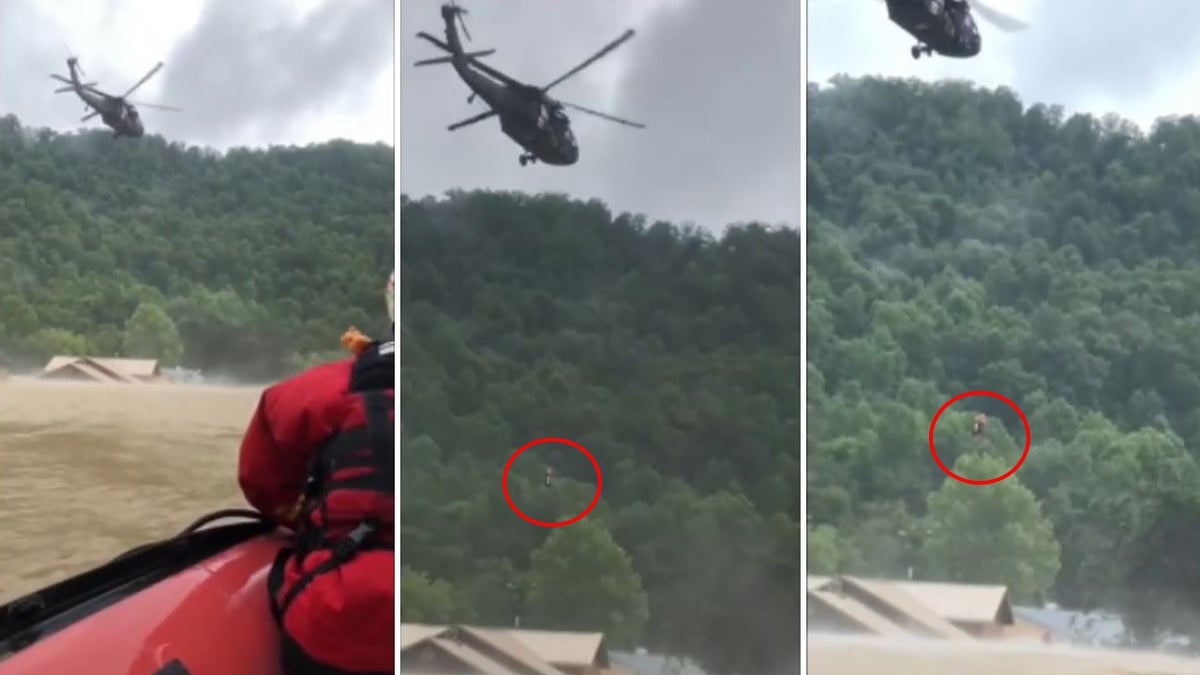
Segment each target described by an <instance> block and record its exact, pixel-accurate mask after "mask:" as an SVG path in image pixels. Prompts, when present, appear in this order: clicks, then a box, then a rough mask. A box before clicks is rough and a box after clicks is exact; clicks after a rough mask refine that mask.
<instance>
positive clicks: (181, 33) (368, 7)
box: [0, 0, 395, 148]
mask: <svg viewBox="0 0 1200 675" xmlns="http://www.w3.org/2000/svg"><path fill="white" fill-rule="evenodd" d="M393 23H394V22H393V10H392V3H391V2H390V0H327V1H323V0H0V114H8V113H14V114H16V115H17V116H18V117H19V118H20V119H21V122H22V123H23V124H25V125H29V126H44V127H50V128H53V129H57V130H61V131H70V130H74V129H77V128H79V127H81V126H91V127H98V126H99V127H102V125H101V124H100V123H99V122H98V120H96V119H95V118H93V119H92V120H89V122H87V123H80V122H79V118H80V117H82V116H83V114H84V113H83V104H82V102H80V101H79V100H77V99H75V98H74V97H73V95H72V94H54V93H53V90H54V89H55V88H56V87H57V86H58V84H57V83H55V82H54V81H52V80H51V79H50V78H49V74H50V73H59V74H62V75H65V74H66V71H67V67H66V63H65V61H66V58H67V56H68V49H70V51H71V52H73V53H74V54H75V55H76V56H78V57H79V59H80V62H81V64H82V65H83V68H84V70H85V72H86V74H87V77H86V80H95V81H98V82H99V84H98V85H97V87H98V88H100V89H101V90H104V91H106V92H108V93H111V94H121V93H123V92H124V91H125V90H126V89H128V88H129V87H130V86H132V85H133V84H134V83H135V82H137V80H138V79H140V78H141V77H142V75H144V74H145V73H146V72H147V71H148V70H150V68H152V67H153V66H154V64H155V63H157V62H158V61H163V62H165V64H166V65H165V66H164V67H163V69H162V70H161V71H160V72H159V73H158V74H157V75H155V76H154V77H153V78H152V79H151V80H150V81H149V82H147V83H146V84H145V85H144V86H143V87H142V88H140V89H139V90H138V91H137V92H135V93H134V95H133V96H132V97H131V98H132V99H133V100H134V101H138V100H140V101H144V102H147V103H161V104H165V105H170V106H175V107H180V108H183V109H184V112H162V111H156V110H150V109H146V110H143V111H142V118H143V120H144V121H145V123H146V127H147V132H148V133H159V134H163V135H164V136H166V137H167V138H168V139H171V140H179V141H184V142H187V143H190V144H200V145H211V146H214V147H221V148H225V147H228V146H230V145H266V144H271V143H284V144H288V143H298V144H304V143H309V142H319V141H323V140H328V139H330V138H334V137H341V138H349V139H353V140H357V141H363V142H375V141H384V142H386V143H389V144H394V138H395V132H394V129H395V125H394V114H393V112H394V109H395V103H394V101H395V98H394V93H395V85H394V74H395V71H394V68H393V66H392V61H393V46H394V39H393V34H394V27H393Z"/></svg>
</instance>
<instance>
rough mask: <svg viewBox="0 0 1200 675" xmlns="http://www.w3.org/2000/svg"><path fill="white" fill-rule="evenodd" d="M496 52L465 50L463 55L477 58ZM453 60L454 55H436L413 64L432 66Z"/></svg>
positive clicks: (489, 50) (493, 50)
mask: <svg viewBox="0 0 1200 675" xmlns="http://www.w3.org/2000/svg"><path fill="white" fill-rule="evenodd" d="M495 53H496V50H495V49H480V50H479V51H475V52H463V56H467V57H469V58H472V59H477V58H480V57H483V56H491V55H492V54H495ZM453 62H454V57H453V56H435V57H433V58H431V59H421V60H420V61H416V62H415V63H413V65H414V66H432V65H436V64H439V63H453Z"/></svg>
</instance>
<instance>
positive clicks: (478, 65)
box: [417, 31, 525, 87]
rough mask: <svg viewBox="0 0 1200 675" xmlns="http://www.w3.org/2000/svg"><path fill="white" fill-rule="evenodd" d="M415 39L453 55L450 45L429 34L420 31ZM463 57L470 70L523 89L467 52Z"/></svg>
mask: <svg viewBox="0 0 1200 675" xmlns="http://www.w3.org/2000/svg"><path fill="white" fill-rule="evenodd" d="M417 37H419V38H421V39H422V40H424V41H426V42H428V43H429V44H431V45H433V46H434V47H437V48H438V49H441V50H442V51H444V52H448V53H450V54H453V53H454V50H453V49H450V45H448V44H446V43H445V42H442V41H441V40H439V39H437V38H435V37H433V36H432V35H430V34H429V33H426V32H424V31H422V32H420V33H417ZM463 55H464V56H466V57H467V64H468V65H470V66H471V67H472V68H474V69H476V70H478V71H479V72H481V73H483V74H485V75H488V76H490V77H493V78H495V79H497V80H500V81H501V82H503V83H504V84H507V85H509V86H510V87H523V86H525V85H524V84H522V83H521V82H518V81H516V80H514V79H513V78H511V77H509V76H508V75H505V74H504V73H502V72H500V71H498V70H496V69H495V68H493V67H491V66H489V65H488V64H486V63H484V62H482V61H479V60H478V59H475V58H473V57H471V56H470V53H469V52H464V54H463Z"/></svg>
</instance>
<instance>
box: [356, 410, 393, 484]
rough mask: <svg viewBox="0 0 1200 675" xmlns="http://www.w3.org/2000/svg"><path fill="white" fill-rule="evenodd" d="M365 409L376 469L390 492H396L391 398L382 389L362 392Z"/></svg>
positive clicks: (369, 441) (369, 440)
mask: <svg viewBox="0 0 1200 675" xmlns="http://www.w3.org/2000/svg"><path fill="white" fill-rule="evenodd" d="M363 406H364V407H365V408H366V411H367V415H366V417H367V439H368V443H369V445H370V447H371V454H372V455H374V459H375V461H374V462H373V464H374V465H375V468H376V471H378V472H379V474H380V476H379V477H380V478H381V479H382V481H381V484H383V485H386V486H387V491H388V492H390V493H393V494H394V493H395V492H396V432H395V426H394V425H393V424H392V420H391V419H390V415H389V413H390V412H391V411H392V410H394V409H395V403H394V401H393V399H391V398H388V396H387V395H386V394H384V393H383V392H382V391H368V392H366V393H365V394H363Z"/></svg>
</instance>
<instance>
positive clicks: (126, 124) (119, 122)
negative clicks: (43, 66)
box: [50, 56, 181, 138]
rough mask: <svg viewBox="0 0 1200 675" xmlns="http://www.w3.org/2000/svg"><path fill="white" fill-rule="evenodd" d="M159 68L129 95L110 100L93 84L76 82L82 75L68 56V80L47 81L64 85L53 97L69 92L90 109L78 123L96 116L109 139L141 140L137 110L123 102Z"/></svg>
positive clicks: (142, 131) (59, 77)
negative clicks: (107, 128)
mask: <svg viewBox="0 0 1200 675" xmlns="http://www.w3.org/2000/svg"><path fill="white" fill-rule="evenodd" d="M162 67H163V64H162V62H161V61H159V62H158V65H156V66H154V67H153V68H151V69H150V72H148V73H146V75H145V76H143V77H142V79H140V80H138V82H137V84H135V85H133V86H132V87H130V88H129V91H126V92H125V93H124V94H122V95H121V96H113V95H111V94H106V93H104V92H102V91H100V90H99V89H96V88H95V86H93V85H95V84H96V83H95V82H82V81H80V79H79V75H80V73H82V72H83V68H82V67H81V66H80V65H79V59H77V58H75V57H74V56H71V57H69V58H68V59H67V69H68V70H69V71H70V73H71V76H70V77H69V78H66V77H63V76H62V75H54V74H52V75H50V77H52V78H53V79H55V80H58V81H59V82H65V83H66V84H67V86H65V87H59V88H58V89H55V90H54V93H56V94H62V93H66V92H69V91H73V92H75V95H76V96H78V97H79V98H80V99H82V100H83V103H84V110H87V109H88V108H91V109H92V112H90V113H88V114H87V115H84V116H83V119H81V120H79V121H80V122H86V121H88V120H89V119H91V118H93V117H95V116H96V115H99V116H100V119H101V121H103V122H104V124H106V125H108V127H109V128H110V129H112V130H113V138H120V137H122V136H127V137H129V138H141V137H142V136H144V135H145V133H146V130H145V127H143V126H142V119H141V116H139V115H138V111H137V108H136V107H135V106H134V105H133V104H132V103H130V102H129V101H128V100H126V99H127V97H128V96H129V95H130V94H132V93H133V92H134V90H136V89H137V88H138V87H140V86H142V85H143V84H145V82H146V80H149V79H150V78H151V77H152V76H153V75H154V74H155V73H157V72H158V71H159V69H160V68H162ZM138 105H140V106H142V107H144V108H153V109H155V110H169V111H173V112H181V111H180V109H179V108H172V107H170V106H165V105H153V104H150V103H138Z"/></svg>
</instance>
